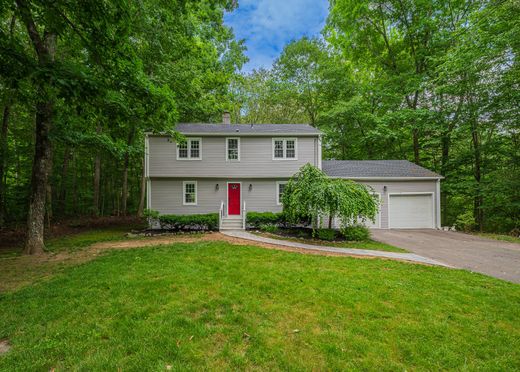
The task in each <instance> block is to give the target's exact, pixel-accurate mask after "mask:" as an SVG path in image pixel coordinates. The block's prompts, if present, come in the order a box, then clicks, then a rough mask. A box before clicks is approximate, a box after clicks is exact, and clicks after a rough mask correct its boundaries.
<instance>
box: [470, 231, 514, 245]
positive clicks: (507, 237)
mask: <svg viewBox="0 0 520 372" xmlns="http://www.w3.org/2000/svg"><path fill="white" fill-rule="evenodd" d="M476 234H477V235H479V236H482V237H483V238H488V239H495V240H502V241H506V242H510V243H517V244H520V238H519V237H517V236H511V235H505V234H494V233H476Z"/></svg>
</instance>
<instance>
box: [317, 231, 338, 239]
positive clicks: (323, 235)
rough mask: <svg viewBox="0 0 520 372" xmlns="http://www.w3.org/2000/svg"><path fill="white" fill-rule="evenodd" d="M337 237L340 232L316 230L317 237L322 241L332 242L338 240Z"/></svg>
mask: <svg viewBox="0 0 520 372" xmlns="http://www.w3.org/2000/svg"><path fill="white" fill-rule="evenodd" d="M336 236H338V232H337V231H336V230H334V229H317V230H316V237H317V238H318V239H321V240H328V241H332V240H334V239H336Z"/></svg>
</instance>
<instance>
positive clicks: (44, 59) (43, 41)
mask: <svg viewBox="0 0 520 372" xmlns="http://www.w3.org/2000/svg"><path fill="white" fill-rule="evenodd" d="M16 6H17V8H18V11H19V14H20V17H21V19H22V20H23V23H24V24H25V27H26V28H27V33H28V35H29V38H30V39H31V43H32V46H33V47H34V50H35V52H36V55H37V56H38V65H39V66H40V67H41V68H43V69H52V65H53V64H54V57H55V54H56V34H54V33H52V32H48V31H47V30H45V31H43V35H41V34H40V31H39V30H38V27H37V25H36V24H35V22H34V18H33V14H32V11H31V8H30V6H32V5H31V3H29V2H27V0H16ZM52 85H53V83H52V80H51V79H48V80H40V81H38V92H37V93H38V94H37V97H38V101H37V103H36V124H35V132H36V135H35V143H34V147H35V151H34V159H33V167H32V177H31V194H30V201H29V212H28V214H27V236H26V242H25V248H24V253H25V254H40V253H43V248H44V243H43V231H44V222H45V197H46V193H47V182H48V179H49V173H50V172H51V169H52V146H51V145H52V144H51V141H50V139H49V133H50V131H51V128H52V122H53V118H54V112H53V111H54V102H55V99H54V93H53V92H52V90H53V89H52V88H53V87H52Z"/></svg>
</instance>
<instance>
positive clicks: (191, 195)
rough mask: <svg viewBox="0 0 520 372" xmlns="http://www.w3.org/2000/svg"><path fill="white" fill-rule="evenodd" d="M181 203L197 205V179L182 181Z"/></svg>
mask: <svg viewBox="0 0 520 372" xmlns="http://www.w3.org/2000/svg"><path fill="white" fill-rule="evenodd" d="M182 204H184V205H197V181H184V182H183V183H182Z"/></svg>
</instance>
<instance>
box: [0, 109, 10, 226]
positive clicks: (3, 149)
mask: <svg viewBox="0 0 520 372" xmlns="http://www.w3.org/2000/svg"><path fill="white" fill-rule="evenodd" d="M10 114H11V106H10V103H7V104H6V105H5V107H4V113H3V117H2V133H1V137H0V139H1V141H0V155H1V156H0V226H3V225H4V223H5V214H6V211H7V208H6V207H5V190H6V187H5V182H4V181H5V180H4V178H5V176H4V172H5V167H6V165H7V129H8V127H9V116H10Z"/></svg>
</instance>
